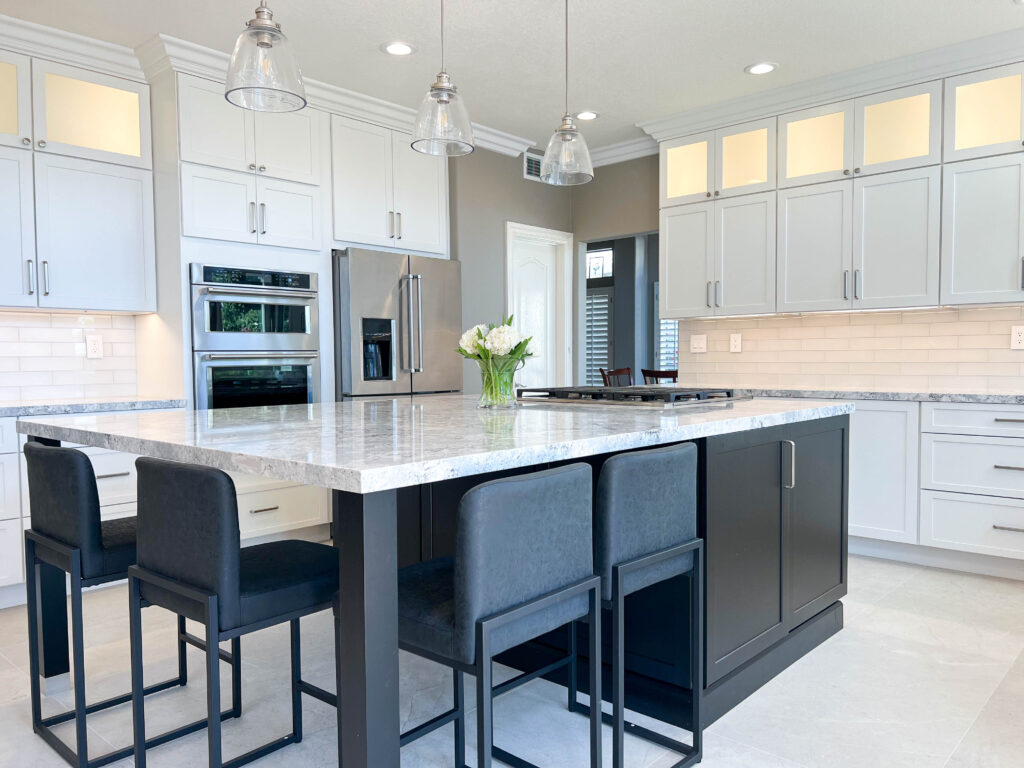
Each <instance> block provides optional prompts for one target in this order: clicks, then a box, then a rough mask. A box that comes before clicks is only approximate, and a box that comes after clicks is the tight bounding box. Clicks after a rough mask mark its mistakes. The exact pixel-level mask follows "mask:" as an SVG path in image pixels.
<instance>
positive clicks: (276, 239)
mask: <svg viewBox="0 0 1024 768" xmlns="http://www.w3.org/2000/svg"><path fill="white" fill-rule="evenodd" d="M256 198H257V200H258V201H259V212H258V213H259V217H258V218H259V241H260V243H261V244H262V245H277V246H281V247H284V248H306V249H308V250H313V251H316V250H320V246H321V245H322V243H321V239H320V188H319V187H313V186H310V185H309V184H296V183H294V182H290V181H278V180H276V179H262V178H260V179H257V180H256Z"/></svg>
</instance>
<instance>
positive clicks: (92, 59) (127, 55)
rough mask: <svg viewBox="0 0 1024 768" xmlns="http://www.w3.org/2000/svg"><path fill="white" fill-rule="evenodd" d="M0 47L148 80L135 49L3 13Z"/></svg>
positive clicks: (134, 78) (99, 70)
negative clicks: (136, 56)
mask: <svg viewBox="0 0 1024 768" xmlns="http://www.w3.org/2000/svg"><path fill="white" fill-rule="evenodd" d="M0 48H6V49H7V50H10V51H15V52H16V53H22V54H25V55H26V56H37V57H39V58H41V59H48V60H50V61H59V62H61V63H62V64H71V65H73V66H76V67H85V68H87V69H92V70H95V71H97V72H103V73H105V74H108V75H115V76H116V77H124V78H127V79H129V80H138V81H140V82H145V81H146V78H145V75H144V74H143V71H142V69H141V68H140V67H139V62H138V60H137V59H136V58H135V52H134V51H132V49H131V48H127V47H125V46H123V45H114V44H113V43H106V42H103V41H102V40H94V39H93V38H91V37H83V36H82V35H76V34H74V33H72V32H64V31H63V30H60V29H54V28H53V27H44V26H43V25H42V24H35V23H33V22H31V21H24V20H22V19H16V18H14V17H13V16H3V15H0Z"/></svg>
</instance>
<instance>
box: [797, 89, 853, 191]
mask: <svg viewBox="0 0 1024 768" xmlns="http://www.w3.org/2000/svg"><path fill="white" fill-rule="evenodd" d="M853 136H854V116H853V102H852V101H844V102H840V103H838V104H826V105H825V106H823V107H814V108H813V109H804V110H801V111H800V112H791V113H790V114H788V115H782V116H781V117H779V186H780V187H792V186H796V185H798V184H816V183H818V182H821V181H833V180H836V179H841V178H843V177H844V176H850V175H851V174H852V172H853Z"/></svg>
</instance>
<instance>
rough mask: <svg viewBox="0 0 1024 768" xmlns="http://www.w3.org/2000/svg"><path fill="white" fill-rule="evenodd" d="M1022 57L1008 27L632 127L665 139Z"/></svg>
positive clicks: (1020, 38) (1022, 35)
mask: <svg viewBox="0 0 1024 768" xmlns="http://www.w3.org/2000/svg"><path fill="white" fill-rule="evenodd" d="M1022 58H1024V29H1014V30H1009V31H1007V32H1000V33H998V34H995V35H989V36H987V37H980V38H977V39H976V40H968V41H966V42H963V43H956V44H954V45H949V46H946V47H944V48H935V49H933V50H930V51H924V52H922V53H915V54H911V55H909V56H903V57H901V58H898V59H892V60H891V61H885V62H881V63H878V64H870V65H868V66H866V67H860V68H859V69H852V70H850V71H848V72H840V73H838V74H835V75H826V76H824V77H817V78H814V79H812V80H805V81H803V82H800V83H793V84H792V85H784V86H781V87H779V88H773V89H772V90H770V91H764V92H763V93H754V94H750V95H748V96H741V97H739V98H736V99H730V100H728V101H723V102H719V103H718V104H711V105H709V106H707V107H701V108H699V109H693V110H689V111H686V112H681V113H678V114H675V115H670V116H668V117H663V118H659V119H656V120H648V121H646V122H643V123H637V127H638V128H641V129H642V130H643V131H644V132H645V133H647V134H648V135H650V136H651V137H653V138H654V139H655V140H656V141H665V140H666V139H674V138H678V137H680V136H686V135H688V134H691V133H699V132H701V131H707V130H710V129H715V128H722V127H724V126H728V125H734V124H737V123H745V122H747V121H750V120H757V119H760V118H764V117H772V116H774V115H780V114H784V113H786V112H793V111H795V110H798V109H805V108H807V107H814V106H818V105H820V104H828V103H829V102H833V101H842V100H844V99H851V98H855V97H857V96H865V95H868V94H871V93H878V92H881V91H887V90H890V89H893V88H900V87H902V86H905V85H913V84H915V83H922V82H927V81H929V80H939V79H942V78H945V77H951V76H953V75H959V74H963V73H965V72H973V71H977V70H981V69H987V68H989V67H997V66H1001V65H1003V64H1011V63H1014V62H1019V61H1021V59H1022Z"/></svg>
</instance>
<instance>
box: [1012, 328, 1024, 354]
mask: <svg viewBox="0 0 1024 768" xmlns="http://www.w3.org/2000/svg"><path fill="white" fill-rule="evenodd" d="M1010 349H1024V325H1014V326H1012V327H1011V328H1010Z"/></svg>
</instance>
